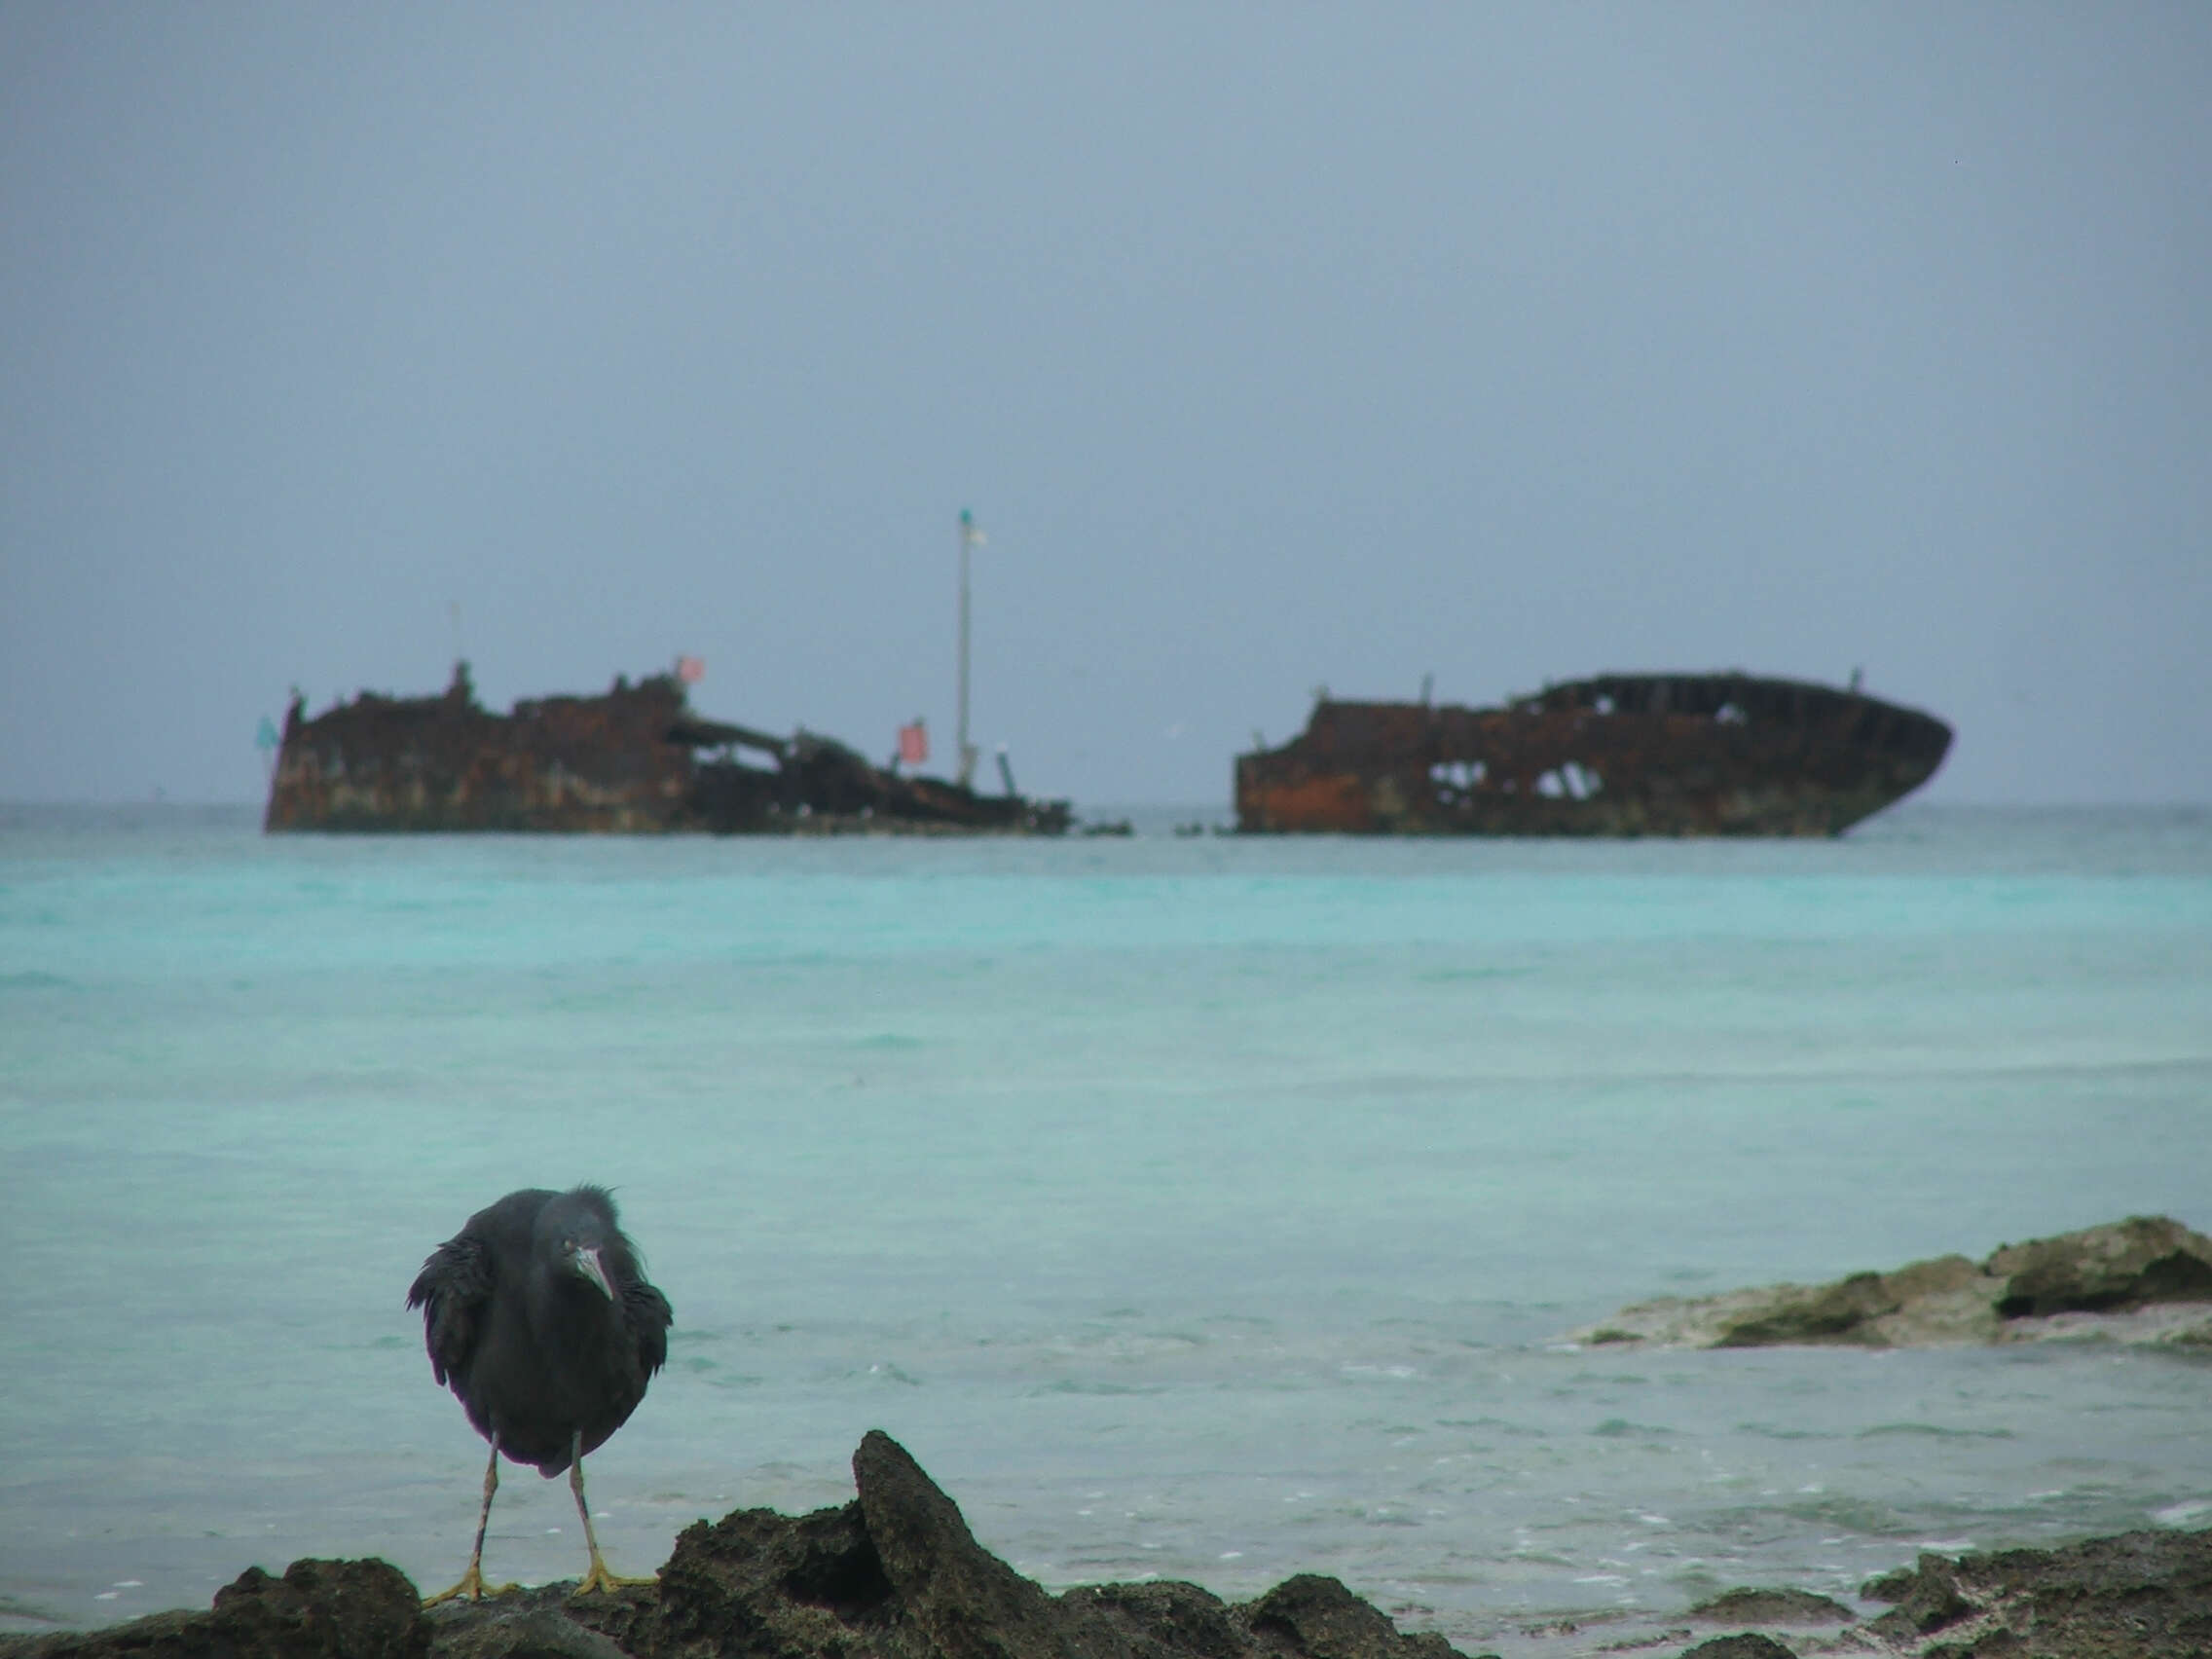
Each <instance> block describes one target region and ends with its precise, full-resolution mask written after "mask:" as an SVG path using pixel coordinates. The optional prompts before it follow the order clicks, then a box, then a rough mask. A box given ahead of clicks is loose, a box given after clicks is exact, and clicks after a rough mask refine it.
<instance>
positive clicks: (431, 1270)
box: [407, 1231, 492, 1383]
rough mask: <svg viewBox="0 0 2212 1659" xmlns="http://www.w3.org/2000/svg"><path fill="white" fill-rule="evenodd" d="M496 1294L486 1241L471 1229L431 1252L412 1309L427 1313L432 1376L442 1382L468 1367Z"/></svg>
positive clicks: (410, 1296) (410, 1297) (412, 1294)
mask: <svg viewBox="0 0 2212 1659" xmlns="http://www.w3.org/2000/svg"><path fill="white" fill-rule="evenodd" d="M491 1295H492V1272H491V1269H490V1266H489V1264H488V1263H487V1261H486V1253H485V1249H484V1241H483V1240H482V1239H481V1238H477V1237H472V1236H470V1235H469V1234H468V1233H466V1232H465V1231H464V1232H462V1233H461V1235H459V1236H458V1237H454V1238H449V1239H447V1240H446V1241H445V1242H444V1243H443V1244H440V1245H439V1246H438V1247H437V1248H436V1249H435V1250H433V1251H431V1252H430V1259H429V1260H428V1261H426V1262H424V1264H423V1271H422V1272H420V1273H417V1274H416V1275H415V1282H414V1284H413V1285H412V1286H410V1287H409V1288H408V1292H407V1306H408V1307H410V1308H420V1309H423V1346H424V1347H425V1348H427V1349H428V1350H429V1353H430V1375H431V1376H433V1377H435V1378H436V1379H437V1380H438V1381H439V1382H440V1383H443V1382H444V1381H445V1380H446V1378H447V1377H448V1376H449V1375H452V1374H453V1373H456V1372H460V1371H463V1370H465V1369H466V1368H467V1366H468V1356H469V1354H470V1353H471V1352H472V1351H473V1350H474V1348H475V1346H476V1334H477V1331H478V1329H479V1328H480V1326H481V1324H482V1321H483V1314H484V1305H485V1303H486V1302H488V1301H489V1300H490V1299H491Z"/></svg>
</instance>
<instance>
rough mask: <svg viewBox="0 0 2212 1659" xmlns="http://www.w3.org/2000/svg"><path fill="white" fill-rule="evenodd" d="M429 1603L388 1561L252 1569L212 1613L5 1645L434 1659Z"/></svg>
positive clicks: (118, 1655) (159, 1655)
mask: <svg viewBox="0 0 2212 1659" xmlns="http://www.w3.org/2000/svg"><path fill="white" fill-rule="evenodd" d="M429 1651H430V1628H429V1625H428V1623H427V1622H426V1621H425V1620H424V1617H423V1605H422V1597H421V1595H420V1594H419V1593H418V1592H417V1591H416V1588H415V1586H414V1585H413V1584H412V1583H410V1582H409V1580H408V1577H407V1575H406V1574H405V1573H403V1572H401V1571H400V1570H399V1568H397V1567H392V1566H389V1565H388V1564H387V1563H385V1562H381V1561H296V1562H294V1563H292V1565H291V1566H290V1567H286V1568H285V1569H284V1576H283V1577H281V1578H272V1577H271V1576H270V1575H269V1574H268V1573H266V1572H264V1571H262V1569H261V1568H260V1567H247V1568H246V1569H245V1571H243V1572H242V1573H240V1575H239V1576H238V1578H237V1579H236V1580H235V1581H234V1582H232V1583H230V1584H226V1585H225V1586H223V1588H222V1589H220V1590H218V1591H216V1592H215V1604H214V1605H213V1606H212V1607H211V1608H209V1609H208V1610H207V1611H206V1612H204V1613H195V1612H181V1611H180V1612H171V1613H155V1614H152V1615H151V1616H149V1617H147V1618H142V1619H134V1620H132V1621H131V1622H130V1623H129V1624H123V1625H111V1626H109V1627H108V1628H106V1629H105V1630H94V1631H56V1632H55V1633H54V1634H52V1635H47V1636H18V1637H5V1638H0V1655H6V1659H428V1654H429Z"/></svg>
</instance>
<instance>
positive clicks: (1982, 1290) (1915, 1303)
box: [1569, 1216, 2212, 1352]
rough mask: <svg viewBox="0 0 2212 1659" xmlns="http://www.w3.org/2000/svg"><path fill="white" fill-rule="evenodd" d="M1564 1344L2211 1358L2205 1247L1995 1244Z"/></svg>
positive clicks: (2208, 1245)
mask: <svg viewBox="0 0 2212 1659" xmlns="http://www.w3.org/2000/svg"><path fill="white" fill-rule="evenodd" d="M1569 1340H1571V1341H1574V1342H1578V1343H1583V1344H1587V1345H1590V1346H1610V1345H1626V1346H1648V1347H1660V1348H1670V1347H1676V1348H1724V1347H1765V1346H1779V1345H1785V1344H1794V1345H1828V1346H1853V1347H1877V1348H1879V1347H1937V1346H1960V1345H1966V1344H1993V1343H2033V1342H2055V1341H2083V1340H2088V1341H2103V1342H2118V1343H2128V1344H2138V1345H2155V1346H2170V1347H2182V1348H2196V1349H2200V1350H2204V1351H2207V1352H2212V1238H2207V1237H2206V1236H2205V1235H2203V1234H2201V1233H2194V1232H2192V1231H2191V1230H2190V1229H2188V1228H2186V1227H2184V1226H2183V1225H2182V1224H2181V1223H2180V1222H2178V1221H2172V1220H2169V1219H2168V1218H2166V1217H2164V1216H2134V1217H2130V1218H2129V1219H2128V1220H2126V1221H2120V1222H2113V1223H2110V1224H2108V1225H2106V1226H2103V1227H2090V1228H2084V1229H2083V1230H2082V1231H2081V1232H2079V1233H2065V1234H2060V1235H2058V1236H2056V1237H2053V1238H2032V1239H2030V1240H2028V1241H2027V1242H2026V1243H2024V1244H2001V1245H1999V1246H1998V1247H1997V1249H1996V1250H1994V1251H1992V1252H1991V1253H1990V1254H1989V1255H1988V1256H1987V1257H1985V1258H1984V1259H1983V1260H1981V1261H1980V1262H1972V1261H1969V1260H1968V1259H1967V1258H1966V1257H1964V1256H1938V1257H1936V1258H1935V1259H1934V1260H1932V1261H1925V1262H1913V1263H1910V1264H1908V1265H1907V1266H1905V1267H1902V1268H1898V1269H1895V1270H1893V1271H1891V1272H1858V1273H1852V1274H1851V1275H1849V1276H1848V1277H1845V1278H1840V1279H1835V1280H1832V1281H1830V1282H1828V1283H1826V1284H1817V1285H1802V1284H1772V1285H1762V1286H1759V1287H1757V1288H1755V1289H1750V1290H1732V1291H1727V1292H1724V1293H1722V1294H1721V1295H1718V1296H1701V1297H1672V1296H1670V1297H1660V1298H1657V1299H1656V1300H1654V1301H1650V1302H1639V1303H1636V1304H1634V1305H1633V1306H1631V1307H1627V1308H1623V1309H1621V1310H1620V1311H1619V1312H1617V1313H1615V1314H1614V1315H1613V1316H1612V1317H1611V1318H1610V1319H1607V1320H1604V1322H1603V1323H1600V1324H1597V1325H1592V1326H1589V1327H1586V1328H1585V1329H1583V1330H1579V1331H1575V1332H1572V1333H1570V1336H1569Z"/></svg>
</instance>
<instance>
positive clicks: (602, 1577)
mask: <svg viewBox="0 0 2212 1659" xmlns="http://www.w3.org/2000/svg"><path fill="white" fill-rule="evenodd" d="M659 1582H660V1574H659V1573H657V1572H655V1573H648V1574H646V1575H645V1577H644V1578H624V1577H623V1576H622V1575H621V1574H620V1573H617V1572H609V1571H608V1569H607V1562H606V1560H605V1559H604V1558H603V1557H602V1556H601V1555H600V1553H599V1552H598V1551H597V1550H594V1551H592V1552H591V1570H590V1571H589V1572H587V1573H585V1574H584V1576H583V1581H582V1582H581V1583H579V1584H578V1585H577V1586H576V1588H575V1590H574V1592H573V1594H575V1595H578V1596H583V1595H588V1594H589V1593H591V1592H592V1591H595V1590H596V1591H598V1592H599V1594H601V1595H602V1596H608V1595H612V1594H613V1593H614V1592H615V1591H617V1590H636V1589H641V1588H643V1587H644V1586H645V1585H648V1584H658V1583H659Z"/></svg>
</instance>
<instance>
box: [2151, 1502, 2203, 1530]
mask: <svg viewBox="0 0 2212 1659" xmlns="http://www.w3.org/2000/svg"><path fill="white" fill-rule="evenodd" d="M2207 1515H2212V1497H2198V1498H2192V1499H2191V1500H2190V1501H2189V1502H2187V1503H2169V1504H2167V1505H2166V1507H2165V1508H2163V1509H2154V1510H2152V1511H2151V1519H2152V1520H2154V1521H2156V1522H2157V1524H2158V1525H2159V1526H2161V1527H2187V1526H2189V1525H2190V1524H2191V1523H2192V1522H2194V1521H2201V1520H2203V1519H2204V1517H2205V1516H2207Z"/></svg>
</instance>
